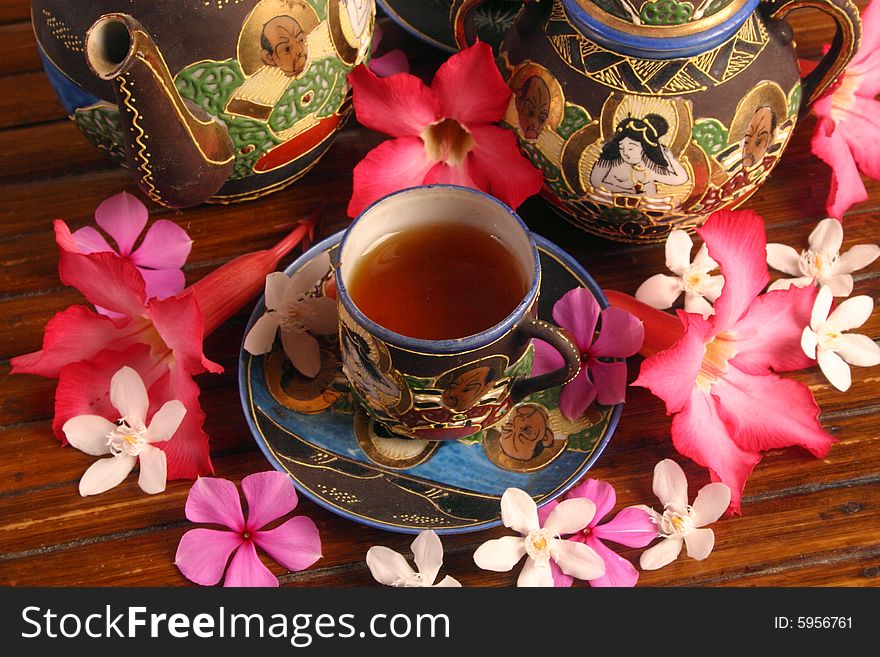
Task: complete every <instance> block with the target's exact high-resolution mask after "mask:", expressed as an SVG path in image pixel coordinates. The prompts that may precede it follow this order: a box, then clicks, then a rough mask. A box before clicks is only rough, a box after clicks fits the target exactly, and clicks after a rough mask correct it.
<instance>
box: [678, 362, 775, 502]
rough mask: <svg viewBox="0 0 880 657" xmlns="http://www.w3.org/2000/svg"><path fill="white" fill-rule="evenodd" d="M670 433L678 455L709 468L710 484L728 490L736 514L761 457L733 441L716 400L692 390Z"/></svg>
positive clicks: (696, 389)
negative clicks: (720, 485) (750, 477)
mask: <svg viewBox="0 0 880 657" xmlns="http://www.w3.org/2000/svg"><path fill="white" fill-rule="evenodd" d="M756 378H758V377H756ZM671 433H672V444H673V445H674V446H675V449H677V450H678V451H679V453H681V454H683V455H684V456H687V457H688V458H690V459H691V460H693V461H695V462H696V463H698V464H699V465H702V466H703V467H705V468H709V471H710V474H711V476H712V480H713V481H722V482H724V483H725V484H727V485H728V486H729V487H730V510H731V511H732V512H733V513H739V508H740V498H741V497H742V491H743V488H744V487H745V485H746V479H748V477H749V475H750V474H751V473H752V470H753V469H754V467H755V466H756V465H757V464H758V461H760V460H761V454H760V453H758V452H753V451H748V450H744V449H742V448H741V447H740V446H739V445H738V444H737V443H736V441H734V440H733V438H732V437H731V435H730V430H729V429H728V426H727V424H725V422H724V421H723V420H722V419H721V417H720V416H719V414H718V405H717V402H716V401H715V398H714V397H712V396H711V395H708V394H705V393H703V392H701V391H700V390H699V389H698V388H694V389H693V392H692V394H691V399H690V403H689V404H688V405H687V407H686V408H685V409H683V410H682V411H681V412H680V413H678V415H676V416H675V418H674V419H673V420H672V430H671Z"/></svg>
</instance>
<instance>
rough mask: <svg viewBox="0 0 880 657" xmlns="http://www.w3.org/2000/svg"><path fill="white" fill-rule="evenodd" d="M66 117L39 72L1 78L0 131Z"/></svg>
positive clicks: (44, 77)
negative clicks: (0, 129)
mask: <svg viewBox="0 0 880 657" xmlns="http://www.w3.org/2000/svg"><path fill="white" fill-rule="evenodd" d="M66 116H67V114H66V113H65V111H64V108H63V107H61V103H59V102H58V98H57V97H56V96H55V92H54V91H52V87H51V86H50V85H49V80H48V79H46V76H45V74H44V73H43V72H42V71H34V72H32V73H18V74H15V75H5V76H3V77H0V128H9V127H13V126H23V125H31V124H34V123H42V122H44V121H55V120H57V119H61V118H65V117H66ZM50 152H51V151H50Z"/></svg>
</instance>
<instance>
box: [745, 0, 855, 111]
mask: <svg viewBox="0 0 880 657" xmlns="http://www.w3.org/2000/svg"><path fill="white" fill-rule="evenodd" d="M805 7H811V8H813V9H818V10H820V11H822V12H824V13H826V14H828V15H829V16H831V18H833V19H834V23H835V26H836V29H835V32H834V40H833V41H832V42H831V48H830V49H829V50H828V52H827V53H826V54H825V56H824V57H823V58H822V60H821V61H820V62H819V64H818V66H816V68H815V69H813V70H812V71H810V72H809V73H808V74H807V75H805V76H804V77H803V81H802V83H801V89H802V90H803V100H802V101H801V110H802V111H806V109H807V108H809V106H810V105H811V104H812V103H813V102H815V101H816V100H818V99H819V98H821V97H822V95H823V94H824V93H825V92H826V91H827V90H828V87H830V86H831V85H832V84H833V83H834V81H835V80H836V79H837V76H838V75H840V74H841V73H842V72H843V69H844V68H846V65H847V64H848V63H849V60H851V59H852V58H853V55H855V54H856V50H858V47H859V40H860V38H861V34H862V21H861V19H860V18H859V10H858V8H857V7H856V6H855V5H854V4H853V3H852V2H851V1H850V0H771V2H763V3H762V4H761V8H762V9H763V10H764V12H765V14H766V15H767V16H768V17H769V18H772V19H782V18H785V17H786V16H787V15H788V13H789V12H791V11H794V10H795V9H803V8H805Z"/></svg>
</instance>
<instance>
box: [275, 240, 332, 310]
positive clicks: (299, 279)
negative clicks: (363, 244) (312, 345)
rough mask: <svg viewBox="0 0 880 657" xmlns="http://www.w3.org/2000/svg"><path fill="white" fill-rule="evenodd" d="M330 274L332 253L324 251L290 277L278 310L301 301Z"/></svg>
mask: <svg viewBox="0 0 880 657" xmlns="http://www.w3.org/2000/svg"><path fill="white" fill-rule="evenodd" d="M329 272H330V252H329V251H324V252H323V253H321V254H320V255H317V256H315V257H314V258H312V259H311V260H309V261H308V262H307V263H306V264H304V265H303V266H302V267H300V268H299V269H298V270H297V271H296V272H295V273H294V274H293V276H291V277H290V279H289V280H288V284H287V286H286V287H285V290H284V293H283V295H282V297H281V298H282V299H283V302H281V304H280V305H279V306H277V309H278V310H281V309H282V308H287V304H290V303H294V302H296V301H299V300H300V297H302V296H304V295H306V294H308V293H309V292H311V291H312V290H314V289H315V288H316V287H317V285H318V281H320V280H321V279H323V278H324V277H325V276H327V274H328V273H329ZM267 284H268V278H267ZM267 289H268V288H267ZM267 307H268V306H267Z"/></svg>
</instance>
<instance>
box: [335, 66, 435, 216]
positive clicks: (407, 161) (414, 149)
mask: <svg viewBox="0 0 880 657" xmlns="http://www.w3.org/2000/svg"><path fill="white" fill-rule="evenodd" d="M392 77H394V76H392ZM389 79H391V78H389ZM434 164H435V162H434V161H433V160H431V159H429V158H428V156H427V155H426V154H425V144H424V143H423V142H422V140H421V139H419V138H418V137H401V138H400V139H390V140H388V141H384V142H382V143H381V144H379V145H378V146H376V148H374V149H373V150H371V151H370V152H369V153H367V155H366V156H365V157H364V159H362V160H361V161H360V162H358V164H357V166H355V168H354V186H353V191H352V194H351V201H349V204H348V216H349V217H357V216H358V215H359V214H360V213H361V212H363V211H364V210H365V209H366V208H367V206H368V205H370V204H371V203H373V202H374V201H378V200H379V199H380V198H382V197H383V196H387V195H388V194H390V193H391V192H396V191H397V190H398V189H405V188H407V187H415V186H417V185H421V184H422V183H424V181H425V176H427V175H428V172H429V171H430V170H431V169H432V168H433V167H434Z"/></svg>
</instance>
